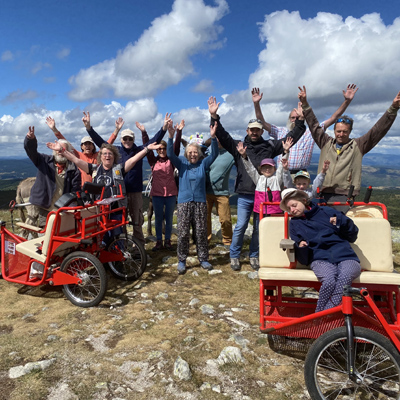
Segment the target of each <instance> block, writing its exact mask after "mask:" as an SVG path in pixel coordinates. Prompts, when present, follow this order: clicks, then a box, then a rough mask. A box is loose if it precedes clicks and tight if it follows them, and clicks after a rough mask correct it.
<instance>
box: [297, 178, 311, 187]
mask: <svg viewBox="0 0 400 400" xmlns="http://www.w3.org/2000/svg"><path fill="white" fill-rule="evenodd" d="M294 185H295V186H296V189H298V190H306V189H308V187H309V186H310V180H309V179H307V178H305V177H304V176H298V177H297V178H295V180H294Z"/></svg>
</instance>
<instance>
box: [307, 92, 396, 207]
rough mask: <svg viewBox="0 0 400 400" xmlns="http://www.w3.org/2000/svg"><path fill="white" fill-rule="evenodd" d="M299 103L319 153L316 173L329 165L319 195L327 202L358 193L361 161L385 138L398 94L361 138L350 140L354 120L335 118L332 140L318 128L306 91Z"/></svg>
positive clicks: (345, 117) (394, 111) (343, 116)
mask: <svg viewBox="0 0 400 400" xmlns="http://www.w3.org/2000/svg"><path fill="white" fill-rule="evenodd" d="M299 90H300V92H299V100H300V101H301V103H302V108H303V113H304V117H305V119H306V121H307V124H308V127H309V129H310V131H311V134H312V136H313V138H314V140H315V143H316V144H317V146H318V147H319V148H320V149H321V155H320V157H319V165H318V171H321V169H322V167H323V163H324V161H325V160H329V161H330V166H329V169H328V171H327V173H326V176H325V180H324V184H323V186H322V195H323V197H324V199H325V200H326V201H329V202H334V201H341V202H342V201H346V199H347V193H348V191H349V188H350V186H351V185H353V186H354V192H353V195H357V194H358V193H359V192H360V187H361V167H362V158H363V156H364V155H365V154H367V153H368V152H369V151H370V150H371V149H372V148H374V147H375V146H376V145H377V144H378V143H379V141H380V140H381V139H382V138H383V137H384V136H385V135H386V133H387V132H388V131H389V129H390V127H391V126H392V124H393V122H394V120H395V119H396V116H397V111H398V109H399V107H400V92H399V93H398V94H397V96H396V97H395V98H394V100H393V103H392V105H391V106H390V107H389V108H388V110H387V111H386V112H385V113H384V114H383V115H382V117H381V118H380V119H379V120H378V121H377V122H376V123H375V125H374V126H373V127H372V128H371V129H370V130H369V131H368V132H367V133H366V134H364V135H362V136H360V137H358V138H355V139H352V138H350V133H351V130H352V129H353V120H352V119H351V118H350V117H348V116H347V115H342V116H341V117H339V118H337V119H336V121H335V125H334V133H335V137H334V138H332V137H331V136H329V135H328V134H327V133H325V131H324V129H323V128H322V127H321V126H320V125H319V122H318V120H317V118H316V116H315V115H314V112H313V110H312V108H311V107H310V105H309V104H308V101H307V93H306V88H305V86H303V88H301V87H299Z"/></svg>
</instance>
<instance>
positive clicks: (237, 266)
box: [231, 258, 241, 271]
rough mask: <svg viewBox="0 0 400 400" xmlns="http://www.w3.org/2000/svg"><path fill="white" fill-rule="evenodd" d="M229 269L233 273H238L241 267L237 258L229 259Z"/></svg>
mask: <svg viewBox="0 0 400 400" xmlns="http://www.w3.org/2000/svg"><path fill="white" fill-rule="evenodd" d="M231 268H232V269H233V270H234V271H240V269H241V267H240V263H239V259H238V258H231Z"/></svg>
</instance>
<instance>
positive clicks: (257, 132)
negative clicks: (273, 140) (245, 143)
mask: <svg viewBox="0 0 400 400" xmlns="http://www.w3.org/2000/svg"><path fill="white" fill-rule="evenodd" d="M246 132H247V135H248V136H249V138H250V140H251V141H252V142H258V141H259V140H260V137H261V135H262V134H263V132H264V131H263V129H260V128H247V130H246Z"/></svg>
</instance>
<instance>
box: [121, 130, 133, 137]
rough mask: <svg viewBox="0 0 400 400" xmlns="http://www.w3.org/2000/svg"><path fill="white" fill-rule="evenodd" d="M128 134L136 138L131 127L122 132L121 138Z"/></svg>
mask: <svg viewBox="0 0 400 400" xmlns="http://www.w3.org/2000/svg"><path fill="white" fill-rule="evenodd" d="M126 136H129V137H131V138H133V139H135V134H134V133H133V131H131V130H130V129H124V130H123V131H122V132H121V139H122V138H124V137H126Z"/></svg>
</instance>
